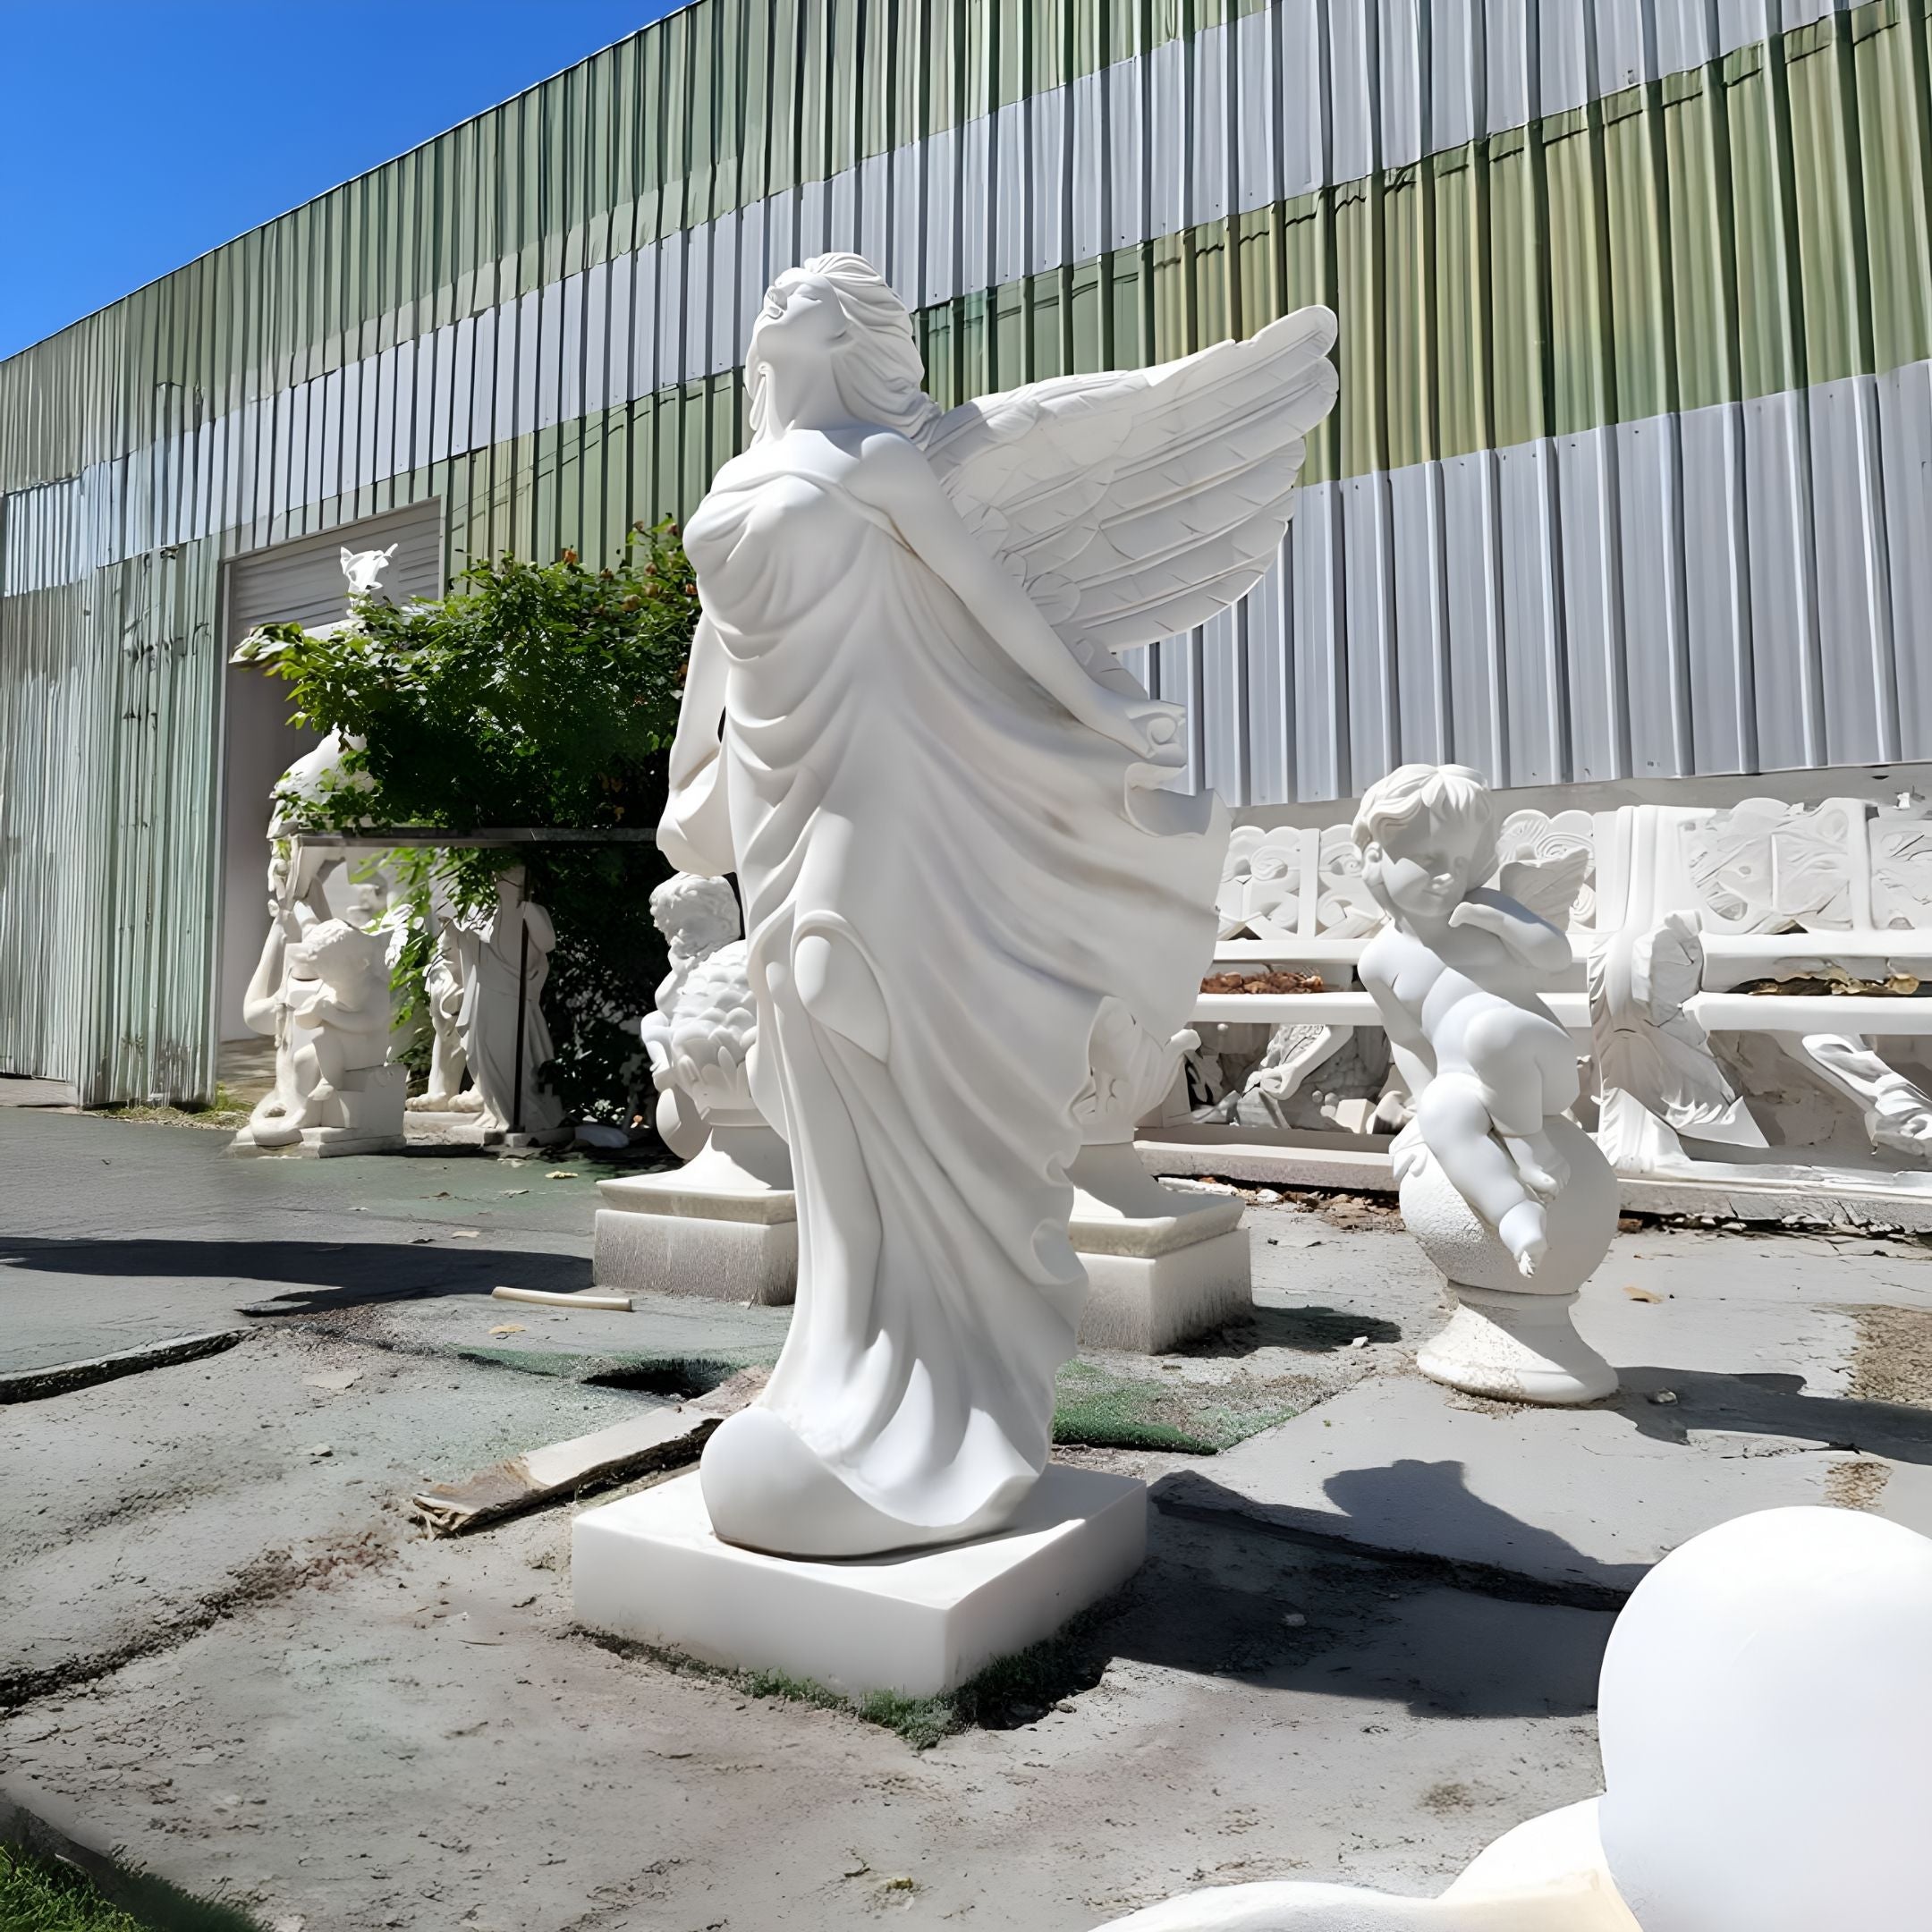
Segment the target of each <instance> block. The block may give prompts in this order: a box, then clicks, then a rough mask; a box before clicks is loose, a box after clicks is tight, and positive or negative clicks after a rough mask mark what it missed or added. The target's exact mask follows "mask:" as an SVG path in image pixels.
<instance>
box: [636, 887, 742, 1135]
mask: <svg viewBox="0 0 1932 1932" xmlns="http://www.w3.org/2000/svg"><path fill="white" fill-rule="evenodd" d="M650 910H651V919H652V921H653V923H654V924H655V925H656V926H657V930H658V931H659V932H661V933H662V934H663V935H664V936H665V942H666V944H667V945H668V946H669V948H670V955H671V970H670V971H669V972H667V973H666V974H665V977H664V979H662V980H661V981H660V982H659V984H658V987H657V999H656V1004H655V1006H654V1008H653V1010H652V1011H651V1012H650V1013H646V1014H645V1015H644V1016H643V1018H642V1019H641V1020H640V1021H638V1037H639V1038H640V1039H641V1040H642V1041H643V1043H644V1051H645V1054H646V1055H647V1057H648V1061H649V1064H650V1071H651V1079H652V1081H653V1084H654V1085H655V1086H656V1088H657V1116H656V1118H657V1135H658V1138H659V1139H660V1140H662V1141H663V1142H664V1143H665V1146H666V1147H667V1148H670V1149H671V1151H672V1152H673V1153H674V1154H675V1155H677V1156H678V1157H679V1158H680V1159H682V1160H690V1159H691V1158H692V1157H693V1156H695V1155H696V1154H697V1153H698V1151H699V1148H702V1147H703V1146H704V1142H705V1134H706V1127H705V1123H704V1115H703V1112H702V1110H701V1108H700V1106H699V1098H698V1096H697V1094H696V1093H695V1092H693V1091H692V1090H691V1088H690V1086H689V1085H688V1084H687V1083H686V1082H684V1081H683V1080H680V1078H679V1077H678V1062H679V1058H680V1055H679V1054H678V1052H677V1051H676V1050H675V1049H674V1045H673V1038H674V1033H675V1032H676V1030H677V1027H678V1024H679V1021H678V1013H679V1008H680V1004H681V1002H682V997H683V995H684V989H685V987H686V985H687V983H688V982H689V981H690V979H691V974H692V972H693V971H694V970H696V969H697V968H698V967H699V965H701V964H703V963H705V962H708V961H710V960H712V959H713V958H714V957H715V956H716V954H717V953H719V952H720V951H722V950H724V949H726V948H729V947H731V946H732V945H733V944H734V943H735V942H738V938H739V932H740V923H739V918H738V901H737V898H736V896H735V895H734V894H733V892H732V889H731V887H730V885H728V884H726V882H725V881H724V880H723V879H721V878H704V877H698V876H696V875H694V874H692V873H689V872H674V873H673V874H672V876H671V877H669V878H667V879H666V880H665V882H664V883H663V884H662V885H659V886H658V887H657V889H656V891H654V892H653V893H652V894H651V896H650ZM744 970H745V968H744V947H743V945H742V944H738V945H737V958H736V974H737V977H738V978H739V979H742V978H743V975H744ZM702 990H703V995H704V998H703V1004H702V1006H701V1007H700V1009H699V1013H707V1012H709V1011H710V1010H711V1009H712V1008H713V1007H715V1006H718V1005H719V1003H718V1001H717V999H716V997H715V996H716V992H717V991H718V988H716V987H712V986H710V985H709V984H708V983H707V986H706V987H704V988H703V989H702ZM745 1001H746V1003H747V1006H748V1007H749V1002H750V988H749V985H747V987H746V990H745ZM736 1005H737V1002H736V1001H735V1000H733V1001H731V1002H729V1003H728V1004H726V1005H725V1006H724V1007H722V1008H720V1010H721V1011H723V1012H729V1011H731V1010H734V1009H735V1008H736ZM697 1017H698V1015H692V1016H690V1017H689V1018H688V1019H687V1021H686V1027H687V1031H688V1030H689V1028H690V1026H691V1023H692V1021H694V1020H695V1019H696V1018H697ZM745 1017H746V1020H747V1022H748V1023H749V1024H751V1025H752V1028H753V1030H754V1032H755V1021H752V1020H751V1015H750V1012H749V1011H747V1013H746V1016H745ZM740 1045H741V1047H743V1048H745V1049H746V1050H745V1051H741V1052H740V1053H738V1054H737V1055H736V1056H735V1057H736V1060H737V1062H738V1063H739V1064H740V1065H742V1064H743V1063H744V1061H745V1060H746V1059H747V1057H748V1050H749V1042H740ZM746 1077H747V1078H749V1073H747V1076H746Z"/></svg>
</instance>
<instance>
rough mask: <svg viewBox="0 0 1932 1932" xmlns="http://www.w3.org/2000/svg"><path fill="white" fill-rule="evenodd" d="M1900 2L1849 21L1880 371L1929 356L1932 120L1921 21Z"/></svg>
mask: <svg viewBox="0 0 1932 1932" xmlns="http://www.w3.org/2000/svg"><path fill="white" fill-rule="evenodd" d="M1915 13H1917V9H1916V7H1914V8H1913V9H1912V10H1911V12H1910V13H1908V12H1906V11H1905V10H1904V9H1902V7H1901V6H1900V4H1899V0H1879V4H1875V5H1870V6H1865V7H1860V9H1859V10H1858V12H1857V13H1855V14H1854V15H1853V16H1852V41H1853V63H1854V71H1855V74H1856V82H1857V93H1858V109H1859V112H1858V122H1857V126H1858V141H1859V161H1860V177H1861V180H1862V184H1863V190H1864V208H1863V213H1864V219H1865V226H1866V233H1867V238H1868V255H1867V266H1868V275H1869V283H1870V293H1871V329H1872V343H1871V359H1872V366H1873V367H1874V368H1875V369H1897V368H1900V367H1902V365H1903V364H1905V363H1907V362H1916V361H1918V360H1920V359H1921V358H1923V357H1925V356H1928V355H1932V225H1928V219H1927V207H1926V194H1927V182H1928V179H1932V116H1928V100H1927V73H1926V43H1925V39H1924V37H1923V32H1922V28H1921V23H1920V22H1919V21H1918V20H1917V19H1915V18H1914V17H1913V15H1914V14H1915Z"/></svg>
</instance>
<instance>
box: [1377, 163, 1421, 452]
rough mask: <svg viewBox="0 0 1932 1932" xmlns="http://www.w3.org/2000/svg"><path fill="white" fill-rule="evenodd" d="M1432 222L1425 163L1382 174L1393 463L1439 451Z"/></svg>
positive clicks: (1381, 382)
mask: <svg viewBox="0 0 1932 1932" xmlns="http://www.w3.org/2000/svg"><path fill="white" fill-rule="evenodd" d="M1434 228H1435V224H1434V222H1433V221H1432V220H1431V218H1430V210H1429V207H1428V174H1427V171H1426V170H1425V168H1424V167H1423V165H1421V164H1420V163H1419V162H1418V163H1416V164H1415V165H1411V166H1409V167H1402V168H1396V169H1394V170H1393V171H1392V172H1391V173H1389V174H1386V175H1385V176H1384V188H1383V194H1382V234H1383V247H1382V275H1383V285H1382V290H1381V301H1380V305H1379V306H1380V318H1379V319H1380V322H1381V329H1380V335H1381V341H1380V343H1379V349H1380V373H1379V376H1378V377H1374V378H1372V379H1373V380H1375V381H1376V382H1377V386H1379V388H1380V389H1381V391H1382V394H1383V399H1384V404H1385V416H1386V421H1387V435H1388V446H1387V462H1388V464H1389V466H1390V467H1391V468H1400V467H1402V466H1403V465H1405V464H1408V463H1417V462H1427V461H1428V459H1429V458H1430V457H1431V456H1433V455H1434V454H1435V453H1436V447H1435V445H1436V424H1435V414H1436V409H1435V394H1434V392H1435V376H1434V371H1433V369H1432V368H1431V364H1432V362H1433V361H1434V360H1435V356H1434V352H1435V348H1436V331H1435V329H1434V328H1433V327H1432V326H1430V325H1431V322H1432V319H1433V314H1432V302H1431V296H1432V293H1433V291H1434V277H1433V276H1432V275H1431V273H1430V257H1431V255H1432V253H1433V252H1434V247H1433V236H1434Z"/></svg>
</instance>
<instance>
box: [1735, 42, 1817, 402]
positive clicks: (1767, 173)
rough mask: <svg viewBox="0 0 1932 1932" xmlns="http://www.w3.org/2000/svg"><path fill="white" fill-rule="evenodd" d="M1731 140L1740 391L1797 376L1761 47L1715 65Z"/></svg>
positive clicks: (1771, 104) (1766, 61)
mask: <svg viewBox="0 0 1932 1932" xmlns="http://www.w3.org/2000/svg"><path fill="white" fill-rule="evenodd" d="M1721 69H1722V72H1723V75H1724V119H1725V123H1726V126H1727V127H1728V130H1729V132H1730V141H1731V191H1732V193H1731V207H1732V214H1733V224H1734V228H1733V232H1734V234H1735V238H1736V249H1737V280H1738V305H1737V316H1738V347H1739V382H1740V386H1741V391H1742V393H1743V394H1745V395H1747V396H1760V395H1771V394H1775V393H1776V392H1777V391H1779V390H1781V389H1789V388H1791V387H1792V386H1794V385H1796V384H1797V383H1799V382H1800V381H1801V380H1802V377H1801V368H1800V363H1799V360H1798V354H1797V350H1796V338H1795V335H1794V330H1793V321H1794V318H1793V315H1792V291H1791V285H1790V272H1789V271H1790V265H1791V250H1789V248H1788V246H1787V234H1786V221H1785V206H1786V204H1785V194H1786V179H1785V176H1786V167H1785V164H1784V159H1783V157H1782V156H1781V154H1780V150H1779V146H1778V141H1777V121H1776V103H1775V98H1774V94H1773V88H1772V74H1771V63H1770V58H1769V55H1768V51H1767V49H1766V48H1765V47H1747V48H1745V49H1743V50H1742V51H1741V52H1740V53H1737V54H1733V55H1727V56H1726V57H1725V59H1724V61H1723V62H1722V63H1721Z"/></svg>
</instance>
